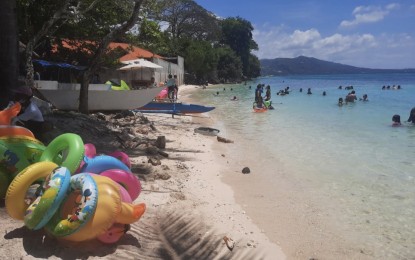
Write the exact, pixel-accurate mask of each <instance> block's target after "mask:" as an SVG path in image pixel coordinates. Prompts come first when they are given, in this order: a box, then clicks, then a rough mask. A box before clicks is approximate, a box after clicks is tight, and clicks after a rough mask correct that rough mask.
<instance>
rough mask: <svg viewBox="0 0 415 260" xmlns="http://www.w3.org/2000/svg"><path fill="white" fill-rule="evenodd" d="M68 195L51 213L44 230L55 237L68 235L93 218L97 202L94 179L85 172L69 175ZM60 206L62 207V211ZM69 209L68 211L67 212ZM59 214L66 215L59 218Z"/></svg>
mask: <svg viewBox="0 0 415 260" xmlns="http://www.w3.org/2000/svg"><path fill="white" fill-rule="evenodd" d="M69 194H70V195H69V197H68V198H67V199H66V200H65V201H64V202H63V205H61V208H60V209H59V210H58V211H57V212H56V213H55V214H54V215H53V217H52V219H51V220H50V221H49V223H47V224H46V226H45V227H46V230H47V231H48V232H49V233H51V234H52V235H54V236H56V237H64V236H69V235H71V234H73V233H76V232H77V231H78V230H80V229H82V227H83V226H84V225H85V224H87V223H88V221H89V220H90V219H91V218H93V216H94V213H95V209H96V207H97V203H98V188H97V184H96V182H95V180H94V179H93V178H92V176H91V175H89V174H87V173H80V174H77V175H74V176H72V177H71V181H70V188H69ZM62 208H63V209H64V211H63V212H61V211H62ZM68 210H69V212H68ZM61 216H67V217H66V218H65V219H61Z"/></svg>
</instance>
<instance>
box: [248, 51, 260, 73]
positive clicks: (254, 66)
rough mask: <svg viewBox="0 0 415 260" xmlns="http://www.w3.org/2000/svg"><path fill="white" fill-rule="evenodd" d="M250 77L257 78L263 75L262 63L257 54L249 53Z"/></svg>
mask: <svg viewBox="0 0 415 260" xmlns="http://www.w3.org/2000/svg"><path fill="white" fill-rule="evenodd" d="M246 76H247V77H248V78H256V77H259V76H261V63H260V62H259V59H258V57H257V56H255V55H253V54H250V55H249V69H248V73H247V75H246Z"/></svg>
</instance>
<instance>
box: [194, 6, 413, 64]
mask: <svg viewBox="0 0 415 260" xmlns="http://www.w3.org/2000/svg"><path fill="white" fill-rule="evenodd" d="M195 2H196V3H198V4H199V5H200V6H202V7H204V8H205V9H206V10H208V11H210V12H212V13H214V14H215V15H217V16H218V17H220V18H227V17H237V16H239V17H241V18H244V19H245V20H248V21H249V22H251V24H252V26H253V27H254V31H253V38H254V40H255V42H256V43H257V44H258V46H259V50H258V51H254V52H253V53H254V54H255V55H256V56H257V57H258V58H259V59H274V58H295V57H298V56H300V55H303V56H307V57H314V58H317V59H321V60H326V61H331V62H337V63H342V64H346V65H352V66H356V67H364V68H379V69H404V68H415V0H401V1H387V0H368V1H365V0H363V1H362V0H361V1H355V0H310V1H300V0H239V1H238V0H195Z"/></svg>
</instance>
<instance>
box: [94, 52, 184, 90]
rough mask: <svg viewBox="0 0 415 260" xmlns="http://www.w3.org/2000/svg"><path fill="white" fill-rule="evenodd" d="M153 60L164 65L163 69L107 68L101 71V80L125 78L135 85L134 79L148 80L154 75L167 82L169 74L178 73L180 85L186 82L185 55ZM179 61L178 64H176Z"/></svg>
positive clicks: (127, 81) (157, 80) (157, 78)
mask: <svg viewBox="0 0 415 260" xmlns="http://www.w3.org/2000/svg"><path fill="white" fill-rule="evenodd" d="M151 62H153V63H156V64H158V65H160V66H162V67H163V68H162V69H151V68H140V69H134V70H109V69H107V70H105V71H102V72H100V73H99V76H100V79H101V82H102V83H104V82H106V81H107V80H109V79H112V78H117V79H122V80H124V81H125V82H126V83H127V84H128V85H129V86H130V87H132V86H133V84H132V82H133V81H136V82H137V81H148V82H150V80H151V77H154V78H155V80H156V82H158V83H160V82H163V83H164V82H165V81H166V80H167V78H168V75H169V74H172V75H177V79H178V82H179V85H182V84H183V82H184V59H183V57H180V56H178V57H176V58H168V60H167V61H166V60H163V59H159V58H153V59H152V60H151ZM176 62H177V64H176Z"/></svg>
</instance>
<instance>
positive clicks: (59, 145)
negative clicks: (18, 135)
mask: <svg viewBox="0 0 415 260" xmlns="http://www.w3.org/2000/svg"><path fill="white" fill-rule="evenodd" d="M63 151H67V155H66V156H64V158H63V162H62V163H61V164H60V165H61V166H64V167H66V168H68V169H69V171H70V172H71V174H73V173H75V171H76V170H77V169H78V167H79V165H80V164H81V161H82V158H83V157H84V151H85V148H84V143H83V141H82V139H81V137H80V136H79V135H77V134H71V133H66V134H62V135H60V136H58V137H56V138H55V139H53V140H52V142H50V144H49V145H48V146H47V147H46V149H45V151H44V152H43V153H42V156H41V157H40V161H50V162H56V160H57V159H56V158H58V157H59V155H60V154H61V153H62V152H63Z"/></svg>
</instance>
